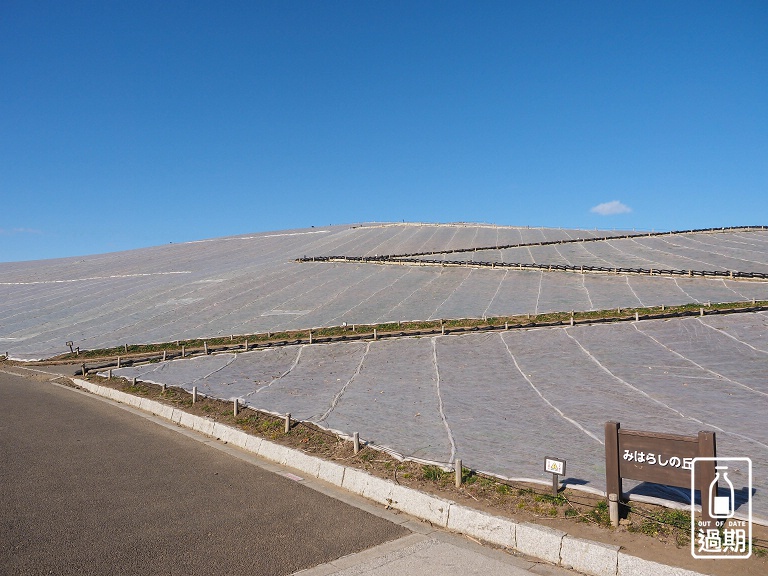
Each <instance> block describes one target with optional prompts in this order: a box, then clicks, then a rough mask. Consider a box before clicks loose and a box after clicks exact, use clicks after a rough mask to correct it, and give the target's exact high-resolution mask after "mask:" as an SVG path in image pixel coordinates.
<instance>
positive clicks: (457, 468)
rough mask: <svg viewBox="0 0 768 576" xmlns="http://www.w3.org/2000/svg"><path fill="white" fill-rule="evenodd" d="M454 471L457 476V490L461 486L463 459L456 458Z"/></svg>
mask: <svg viewBox="0 0 768 576" xmlns="http://www.w3.org/2000/svg"><path fill="white" fill-rule="evenodd" d="M454 471H455V474H456V478H455V481H456V488H459V487H460V486H461V471H462V465H461V458H456V466H454Z"/></svg>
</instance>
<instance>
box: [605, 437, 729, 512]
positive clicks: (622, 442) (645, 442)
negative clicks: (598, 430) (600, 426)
mask: <svg viewBox="0 0 768 576" xmlns="http://www.w3.org/2000/svg"><path fill="white" fill-rule="evenodd" d="M715 452H716V450H715V433H714V432H699V434H698V436H680V435H677V434H661V433H657V432H640V431H638V430H623V429H621V426H620V424H619V423H618V422H606V423H605V484H606V492H607V493H608V495H609V501H610V500H611V498H610V496H611V495H612V494H615V495H616V496H617V497H618V500H621V499H622V486H621V483H622V482H621V481H622V478H627V479H628V480H640V481H644V482H654V483H656V484H666V485H669V486H678V487H680V488H690V487H691V466H692V461H693V459H694V458H696V457H710V458H714V457H715V456H716V453H715ZM714 479H715V462H714V461H709V462H700V463H699V465H698V466H697V468H696V480H697V484H698V486H697V487H696V488H697V489H698V490H700V494H701V495H702V498H701V500H702V502H705V501H706V500H707V494H708V490H709V486H710V484H711V483H712V482H713V480H714ZM701 510H702V511H701V515H702V519H704V520H710V519H711V518H710V515H709V507H708V506H702V507H701ZM612 516H613V515H612ZM616 518H617V520H616V522H618V515H616Z"/></svg>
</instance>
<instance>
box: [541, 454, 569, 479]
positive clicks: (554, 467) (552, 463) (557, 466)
mask: <svg viewBox="0 0 768 576" xmlns="http://www.w3.org/2000/svg"><path fill="white" fill-rule="evenodd" d="M544 469H545V470H546V471H547V472H551V473H552V474H557V475H558V476H565V460H558V459H557V458H545V459H544Z"/></svg>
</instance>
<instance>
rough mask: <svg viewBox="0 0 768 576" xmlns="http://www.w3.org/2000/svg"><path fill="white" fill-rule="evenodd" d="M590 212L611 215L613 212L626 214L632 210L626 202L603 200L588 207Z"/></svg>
mask: <svg viewBox="0 0 768 576" xmlns="http://www.w3.org/2000/svg"><path fill="white" fill-rule="evenodd" d="M589 211H590V212H594V213H595V214H600V216H613V215H614V214H626V213H627V212H632V208H630V207H629V206H627V205H626V204H622V203H621V202H619V201H618V200H611V201H610V202H603V203H602V204H598V205H597V206H594V207H593V208H590V210H589Z"/></svg>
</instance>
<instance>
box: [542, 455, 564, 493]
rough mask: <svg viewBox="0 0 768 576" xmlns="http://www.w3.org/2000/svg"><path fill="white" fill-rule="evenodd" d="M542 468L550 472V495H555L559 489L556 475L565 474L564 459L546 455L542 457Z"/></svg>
mask: <svg viewBox="0 0 768 576" xmlns="http://www.w3.org/2000/svg"><path fill="white" fill-rule="evenodd" d="M544 469H545V470H546V471H547V472H550V473H551V474H552V496H557V492H558V490H559V489H560V486H558V482H557V477H558V476H565V460H561V459H559V458H550V457H549V456H548V457H546V458H544Z"/></svg>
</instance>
